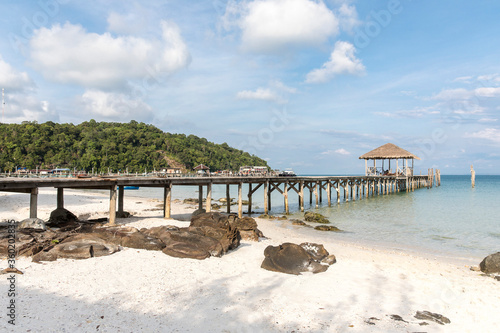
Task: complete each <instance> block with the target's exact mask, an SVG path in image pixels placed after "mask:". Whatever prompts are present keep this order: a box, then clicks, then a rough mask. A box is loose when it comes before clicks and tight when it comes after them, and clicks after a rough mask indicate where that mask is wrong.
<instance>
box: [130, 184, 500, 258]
mask: <svg viewBox="0 0 500 333" xmlns="http://www.w3.org/2000/svg"><path fill="white" fill-rule="evenodd" d="M254 187H255V185H254ZM498 190H500V176H476V187H475V188H474V189H472V188H471V185H470V176H442V182H441V186H440V187H434V188H432V189H426V188H423V189H418V190H415V191H414V192H410V193H397V194H391V195H378V196H375V197H370V198H363V199H361V200H356V201H349V202H343V201H342V200H341V203H340V204H337V203H336V194H335V191H333V192H332V201H334V203H333V204H332V207H328V205H327V202H326V194H325V193H323V203H321V204H320V207H319V208H318V209H316V208H315V207H314V197H313V205H312V206H310V205H309V194H308V191H306V192H305V201H306V206H305V209H306V210H315V211H317V212H319V213H321V214H323V215H325V216H327V217H328V218H329V219H330V221H331V222H332V224H334V225H335V226H337V227H338V228H340V229H341V230H344V231H346V232H345V233H342V234H335V235H331V234H328V233H325V237H335V238H337V239H345V240H346V241H354V242H357V241H361V242H369V243H378V244H383V245H386V246H389V247H392V248H401V249H416V250H419V251H424V252H428V253H432V254H438V255H447V256H450V255H451V256H456V257H484V256H486V255H488V254H491V253H493V252H497V251H500V221H499V216H500V200H499V199H500V196H499V194H498V193H497V191H498ZM197 191H198V187H197V186H177V187H174V188H173V190H172V197H173V199H185V198H189V197H192V198H193V197H198V192H197ZM243 193H244V199H246V193H248V187H244V188H243ZM289 193H290V212H291V213H292V214H291V216H290V218H302V217H303V214H301V213H300V212H298V198H297V195H296V194H295V193H294V192H289ZM126 195H133V196H144V197H157V198H159V199H161V198H162V196H163V192H162V189H154V188H141V189H139V190H137V191H126ZM225 195H226V194H225V186H223V185H221V186H218V185H216V186H213V193H212V198H213V199H214V200H218V199H219V198H222V197H225ZM231 196H232V197H233V198H235V197H237V186H234V185H233V186H231ZM342 197H343V196H341V198H342ZM253 198H254V199H253V201H254V202H253V203H254V204H253V207H252V210H253V211H255V212H257V213H261V212H263V191H262V188H261V189H259V190H257V192H256V193H255V194H254V196H253ZM235 210H237V206H233V207H232V211H233V212H234V211H235ZM244 210H247V207H246V206H244ZM283 212H284V205H283V197H282V195H281V194H279V193H278V192H277V191H274V192H273V195H272V210H271V213H273V214H282V213H283ZM299 230H302V231H303V232H304V233H305V234H308V233H309V232H318V231H314V230H310V229H306V228H304V229H299Z"/></svg>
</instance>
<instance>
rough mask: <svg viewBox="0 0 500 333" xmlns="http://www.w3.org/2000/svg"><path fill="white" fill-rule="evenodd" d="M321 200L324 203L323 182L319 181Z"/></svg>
mask: <svg viewBox="0 0 500 333" xmlns="http://www.w3.org/2000/svg"><path fill="white" fill-rule="evenodd" d="M318 190H319V202H321V203H323V182H322V181H321V180H320V181H319V188H318Z"/></svg>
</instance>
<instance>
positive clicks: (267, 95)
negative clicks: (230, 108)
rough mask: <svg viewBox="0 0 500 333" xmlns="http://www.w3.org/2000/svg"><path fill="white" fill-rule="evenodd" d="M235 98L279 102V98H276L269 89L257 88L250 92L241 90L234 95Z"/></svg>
mask: <svg viewBox="0 0 500 333" xmlns="http://www.w3.org/2000/svg"><path fill="white" fill-rule="evenodd" d="M236 98H238V99H257V100H263V101H272V102H278V101H281V97H280V96H278V95H277V94H276V93H275V92H274V91H271V89H264V88H258V89H257V90H255V91H251V90H243V91H240V92H238V93H237V94H236Z"/></svg>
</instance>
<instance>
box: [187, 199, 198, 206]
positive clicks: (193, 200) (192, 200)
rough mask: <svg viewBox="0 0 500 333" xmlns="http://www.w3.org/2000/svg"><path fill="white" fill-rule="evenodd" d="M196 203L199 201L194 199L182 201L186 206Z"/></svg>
mask: <svg viewBox="0 0 500 333" xmlns="http://www.w3.org/2000/svg"><path fill="white" fill-rule="evenodd" d="M198 202H199V200H198V199H194V198H188V199H184V203H185V204H188V205H195V204H197V203H198Z"/></svg>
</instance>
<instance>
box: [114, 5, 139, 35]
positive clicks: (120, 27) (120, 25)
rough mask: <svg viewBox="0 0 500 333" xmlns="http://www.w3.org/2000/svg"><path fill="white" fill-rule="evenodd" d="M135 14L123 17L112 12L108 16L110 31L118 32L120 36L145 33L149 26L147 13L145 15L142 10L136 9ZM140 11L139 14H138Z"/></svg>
mask: <svg viewBox="0 0 500 333" xmlns="http://www.w3.org/2000/svg"><path fill="white" fill-rule="evenodd" d="M134 10H135V12H134V13H128V14H127V15H121V14H118V13H115V12H112V13H111V14H109V16H108V31H112V32H116V33H118V34H125V35H134V34H138V33H141V32H144V31H145V27H147V25H148V20H147V17H148V16H149V15H147V13H144V10H142V8H141V9H140V8H135V9H134ZM137 11H140V12H139V13H136V12H137Z"/></svg>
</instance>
